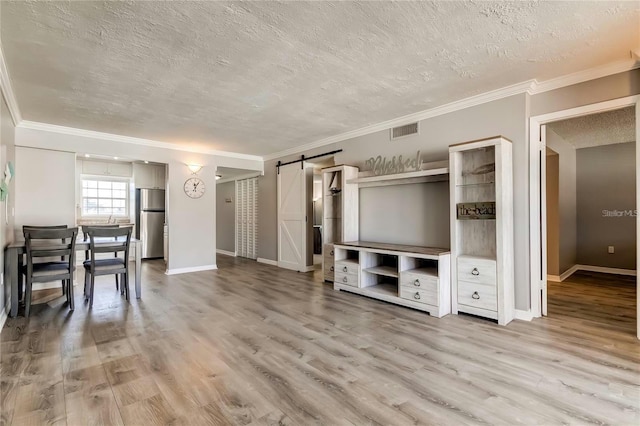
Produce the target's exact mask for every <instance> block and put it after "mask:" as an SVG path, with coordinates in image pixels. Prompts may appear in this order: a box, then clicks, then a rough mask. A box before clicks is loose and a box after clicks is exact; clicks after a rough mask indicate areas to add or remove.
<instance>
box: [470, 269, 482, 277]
mask: <svg viewBox="0 0 640 426" xmlns="http://www.w3.org/2000/svg"><path fill="white" fill-rule="evenodd" d="M471 275H480V271H478V268H473V270H472V271H471Z"/></svg>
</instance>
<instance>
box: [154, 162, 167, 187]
mask: <svg viewBox="0 0 640 426" xmlns="http://www.w3.org/2000/svg"><path fill="white" fill-rule="evenodd" d="M153 167H154V173H153V180H154V185H153V187H154V188H157V189H164V187H165V171H164V164H163V165H158V166H153Z"/></svg>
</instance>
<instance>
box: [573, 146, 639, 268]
mask: <svg viewBox="0 0 640 426" xmlns="http://www.w3.org/2000/svg"><path fill="white" fill-rule="evenodd" d="M635 161H636V158H635V143H624V144H616V145H606V146H600V147H593V148H583V149H578V150H577V190H578V191H577V193H578V202H577V206H578V263H579V264H581V265H592V266H605V267H609V268H622V269H633V270H635V269H636V218H635V217H634V215H633V214H630V212H631V211H634V210H635V209H636V170H635V167H636V164H635ZM612 211H613V212H615V211H617V212H620V213H609V214H610V216H607V212H612ZM607 246H615V253H614V254H608V253H607Z"/></svg>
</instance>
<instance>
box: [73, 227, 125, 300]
mask: <svg viewBox="0 0 640 426" xmlns="http://www.w3.org/2000/svg"><path fill="white" fill-rule="evenodd" d="M87 228H103V229H113V228H120V225H118V224H116V225H112V224H109V225H87V226H83V227H82V234H83V236H84V240H83V241H88V240H89V234H88V233H87ZM113 255H114V257H118V252H115V253H113ZM84 260H85V261H87V260H89V250H85V251H84ZM115 277H116V290H118V289H119V286H118V275H116V276H115ZM85 290H86V287H85Z"/></svg>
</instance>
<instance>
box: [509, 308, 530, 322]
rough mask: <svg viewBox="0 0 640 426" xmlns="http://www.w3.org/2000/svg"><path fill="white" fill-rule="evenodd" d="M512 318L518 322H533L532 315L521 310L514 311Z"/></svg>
mask: <svg viewBox="0 0 640 426" xmlns="http://www.w3.org/2000/svg"><path fill="white" fill-rule="evenodd" d="M513 318H515V319H517V320H520V321H531V320H533V314H532V313H531V311H523V310H521V309H516V310H514V316H513Z"/></svg>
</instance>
